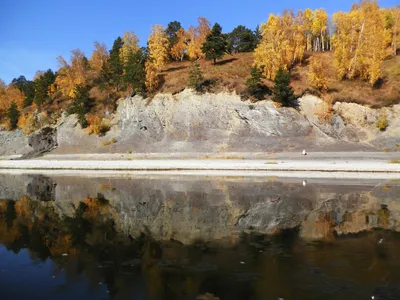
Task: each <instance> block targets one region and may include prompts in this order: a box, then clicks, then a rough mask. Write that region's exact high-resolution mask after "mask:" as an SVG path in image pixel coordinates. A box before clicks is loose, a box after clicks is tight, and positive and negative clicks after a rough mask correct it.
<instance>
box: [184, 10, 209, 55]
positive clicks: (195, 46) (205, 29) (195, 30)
mask: <svg viewBox="0 0 400 300" xmlns="http://www.w3.org/2000/svg"><path fill="white" fill-rule="evenodd" d="M197 21H198V25H197V27H193V26H191V27H190V28H189V31H188V34H189V44H188V56H189V58H190V59H198V58H204V57H205V55H204V53H203V52H202V51H201V48H202V47H203V44H204V42H205V41H206V38H207V35H209V34H210V32H211V29H210V22H209V21H208V20H207V19H206V18H204V17H200V18H198V19H197Z"/></svg>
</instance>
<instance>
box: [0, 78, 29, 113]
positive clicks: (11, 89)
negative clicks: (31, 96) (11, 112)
mask: <svg viewBox="0 0 400 300" xmlns="http://www.w3.org/2000/svg"><path fill="white" fill-rule="evenodd" d="M24 100H25V95H24V94H23V93H22V92H21V91H20V90H19V89H17V88H16V87H15V86H13V85H12V84H10V85H9V86H8V87H5V86H4V85H3V86H2V87H0V111H3V112H5V111H7V110H8V108H9V107H10V105H11V103H13V102H15V103H16V104H17V106H18V109H20V110H21V109H22V108H23V107H24Z"/></svg>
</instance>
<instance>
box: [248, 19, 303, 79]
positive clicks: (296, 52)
mask: <svg viewBox="0 0 400 300" xmlns="http://www.w3.org/2000/svg"><path fill="white" fill-rule="evenodd" d="M302 24H303V20H302V18H301V17H297V18H294V16H293V13H291V12H285V13H284V15H283V17H281V16H279V15H274V14H270V16H269V18H268V21H267V23H263V24H261V27H260V30H261V33H262V38H261V42H260V43H259V45H258V46H257V48H256V49H255V51H254V65H255V66H257V67H258V68H260V69H262V71H263V74H264V76H265V77H266V78H268V79H274V78H275V75H276V73H277V72H278V70H279V68H282V69H284V70H287V69H288V68H289V67H290V66H291V65H293V64H294V63H295V62H296V61H301V60H302V59H303V56H304V51H305V48H306V39H305V37H304V28H303V26H302Z"/></svg>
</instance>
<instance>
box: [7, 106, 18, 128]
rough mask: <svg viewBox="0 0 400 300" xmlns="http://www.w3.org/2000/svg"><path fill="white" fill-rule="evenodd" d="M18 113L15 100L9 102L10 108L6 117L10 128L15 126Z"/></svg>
mask: <svg viewBox="0 0 400 300" xmlns="http://www.w3.org/2000/svg"><path fill="white" fill-rule="evenodd" d="M19 115H20V112H19V110H18V107H17V104H16V103H15V102H13V103H11V105H10V108H9V109H8V111H7V117H8V120H9V121H10V128H11V129H15V128H17V124H18V118H19Z"/></svg>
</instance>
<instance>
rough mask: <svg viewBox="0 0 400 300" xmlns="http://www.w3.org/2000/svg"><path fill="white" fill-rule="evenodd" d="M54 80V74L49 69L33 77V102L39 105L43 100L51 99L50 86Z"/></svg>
mask: <svg viewBox="0 0 400 300" xmlns="http://www.w3.org/2000/svg"><path fill="white" fill-rule="evenodd" d="M55 80H56V75H55V74H54V72H53V71H52V70H51V69H48V70H47V71H46V72H43V73H39V74H38V76H36V78H35V79H34V83H35V99H34V101H35V104H36V105H37V106H38V107H39V106H41V105H42V104H43V103H44V102H48V101H50V100H51V98H50V96H51V90H50V87H51V85H52V84H53V83H54V81H55Z"/></svg>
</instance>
